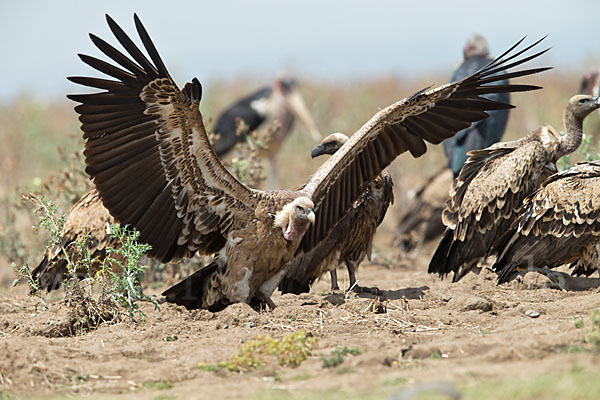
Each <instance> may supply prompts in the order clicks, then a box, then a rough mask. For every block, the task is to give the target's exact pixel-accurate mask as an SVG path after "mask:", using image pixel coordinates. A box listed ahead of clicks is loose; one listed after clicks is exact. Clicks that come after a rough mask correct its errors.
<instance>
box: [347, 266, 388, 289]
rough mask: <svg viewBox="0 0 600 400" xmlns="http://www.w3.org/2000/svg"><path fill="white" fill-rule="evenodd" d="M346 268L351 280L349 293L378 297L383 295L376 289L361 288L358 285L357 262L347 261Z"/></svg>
mask: <svg viewBox="0 0 600 400" xmlns="http://www.w3.org/2000/svg"><path fill="white" fill-rule="evenodd" d="M346 267H347V268H348V277H349V278H350V287H349V289H348V291H353V292H354V293H370V294H372V295H376V296H378V295H380V294H381V291H380V290H379V289H378V288H376V287H366V286H359V285H357V284H356V282H357V281H356V270H357V269H358V263H357V262H353V261H346Z"/></svg>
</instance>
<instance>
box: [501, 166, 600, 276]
mask: <svg viewBox="0 0 600 400" xmlns="http://www.w3.org/2000/svg"><path fill="white" fill-rule="evenodd" d="M599 242H600V161H592V162H584V163H580V164H577V165H576V166H574V167H572V168H569V169H567V170H564V171H562V172H559V173H557V174H554V175H552V176H551V177H550V178H549V179H548V180H546V181H545V182H544V183H543V184H542V186H541V187H540V188H539V189H538V190H537V191H536V192H535V193H534V194H533V195H531V196H530V197H529V198H527V200H526V202H525V212H524V213H523V215H522V217H521V218H520V219H519V223H518V225H517V224H515V227H514V228H513V229H512V231H511V233H510V234H509V235H507V240H506V241H505V243H503V244H502V245H501V246H499V250H498V252H499V254H500V256H499V257H498V259H497V261H496V263H495V264H494V266H493V267H492V268H493V269H494V270H495V271H496V272H497V273H498V284H501V283H504V282H508V281H510V280H512V279H513V278H515V277H516V276H518V275H519V274H520V273H523V272H526V271H528V270H530V269H531V270H536V271H539V272H542V273H544V274H545V275H548V276H549V278H551V279H553V277H552V275H551V274H549V273H548V272H547V271H544V270H540V269H539V267H548V268H555V267H558V266H561V265H563V264H568V263H570V264H571V265H570V266H571V268H573V272H572V275H574V276H579V275H586V276H589V275H591V274H592V273H593V272H594V271H595V270H597V268H598V262H599V260H598V250H597V245H598V243H599Z"/></svg>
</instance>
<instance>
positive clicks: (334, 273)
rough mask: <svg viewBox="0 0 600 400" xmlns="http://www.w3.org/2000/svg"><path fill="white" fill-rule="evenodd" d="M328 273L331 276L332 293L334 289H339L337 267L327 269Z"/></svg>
mask: <svg viewBox="0 0 600 400" xmlns="http://www.w3.org/2000/svg"><path fill="white" fill-rule="evenodd" d="M329 275H330V276H331V293H333V292H334V291H335V290H340V287H339V285H338V280H337V268H334V269H332V270H331V271H329Z"/></svg>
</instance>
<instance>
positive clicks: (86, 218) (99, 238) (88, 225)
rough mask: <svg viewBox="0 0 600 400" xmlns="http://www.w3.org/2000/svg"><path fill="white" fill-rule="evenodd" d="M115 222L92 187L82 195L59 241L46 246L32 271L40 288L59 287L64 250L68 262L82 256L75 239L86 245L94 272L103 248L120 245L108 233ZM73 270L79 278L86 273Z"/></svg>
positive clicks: (64, 267) (65, 272)
mask: <svg viewBox="0 0 600 400" xmlns="http://www.w3.org/2000/svg"><path fill="white" fill-rule="evenodd" d="M115 223H116V222H115V220H114V218H113V217H112V216H111V215H110V214H109V212H108V210H107V209H106V208H105V207H104V205H103V204H102V200H101V199H100V196H99V195H98V192H97V191H96V190H95V189H93V190H90V191H89V192H87V193H86V194H84V195H83V196H82V197H81V199H79V201H78V202H77V203H75V204H74V205H73V207H72V208H71V210H69V213H68V214H67V219H66V220H65V224H64V225H63V229H62V231H61V237H62V242H61V243H60V244H54V245H52V246H50V247H48V248H47V249H46V251H45V252H44V258H43V259H42V261H41V262H40V263H39V265H38V266H37V267H36V268H35V269H34V270H33V271H32V273H31V275H32V278H33V279H34V281H36V282H37V284H38V285H39V287H40V289H46V290H47V291H51V290H54V289H58V288H59V287H60V285H61V284H62V282H63V281H64V280H65V278H66V277H67V275H68V272H69V271H68V268H67V259H66V258H65V254H64V251H63V249H64V250H65V251H66V252H67V255H68V257H69V258H70V259H71V261H72V262H75V261H76V260H77V259H78V258H79V257H81V254H80V252H81V249H80V247H79V246H78V245H77V243H78V242H79V243H84V244H85V246H86V247H87V250H88V251H89V252H90V256H91V258H92V259H93V260H94V262H92V265H91V266H90V269H91V270H90V271H89V272H96V271H97V270H98V269H99V268H100V267H101V266H102V263H103V260H104V258H105V257H106V255H107V254H106V249H107V248H109V247H110V248H117V247H119V246H120V245H121V243H120V242H119V241H118V240H117V239H115V238H113V237H111V235H110V227H111V226H112V225H114V224H115ZM74 272H75V274H76V275H77V276H78V277H79V278H83V277H85V276H87V274H88V271H74Z"/></svg>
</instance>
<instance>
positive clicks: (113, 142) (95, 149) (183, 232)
mask: <svg viewBox="0 0 600 400" xmlns="http://www.w3.org/2000/svg"><path fill="white" fill-rule="evenodd" d="M106 19H107V21H108V25H109V27H110V29H111V31H112V32H113V34H114V35H115V37H116V38H117V40H118V41H119V42H120V43H121V45H122V46H123V48H124V49H125V50H126V52H127V53H128V54H129V57H128V56H127V55H124V54H123V53H121V52H120V51H118V50H117V49H115V48H114V47H113V46H111V45H110V44H108V43H106V42H105V41H103V40H102V39H100V38H98V37H97V36H94V35H92V34H90V38H91V39H92V42H93V43H94V44H95V45H96V46H97V47H98V48H99V49H100V50H101V51H102V52H103V53H104V54H105V55H106V56H108V57H109V58H110V59H111V60H112V61H113V62H114V63H116V64H118V65H119V66H115V65H112V64H110V63H107V62H105V61H102V60H99V59H97V58H94V57H90V56H86V55H80V58H81V60H82V61H83V62H85V63H86V64H88V65H90V66H91V67H93V68H95V69H97V70H98V71H100V72H103V73H105V74H106V75H108V76H109V77H112V78H115V79H114V80H113V79H98V78H90V77H70V78H68V79H70V80H71V81H73V82H75V83H79V84H81V85H84V86H90V87H93V88H98V89H103V91H101V92H97V93H92V94H78V95H69V96H68V97H69V98H70V99H72V100H74V101H77V102H79V103H81V105H79V106H77V107H75V110H76V111H77V112H78V113H79V114H80V117H79V119H80V121H81V123H82V125H81V129H82V131H83V132H84V135H83V136H84V139H85V140H86V144H85V152H84V154H85V157H86V164H87V168H86V172H87V173H88V174H89V175H90V176H91V177H92V179H93V180H94V183H95V185H96V188H97V189H98V191H99V192H100V195H101V197H102V200H103V202H104V204H105V206H106V207H107V208H108V209H109V210H110V212H111V214H112V215H114V216H115V218H116V219H117V220H118V221H119V222H121V223H123V224H127V225H133V226H135V227H136V228H137V229H138V230H139V231H140V234H141V236H140V240H141V241H143V242H146V243H148V244H150V245H151V246H152V250H151V251H150V255H151V256H153V257H155V258H157V259H159V260H160V261H162V262H168V261H176V260H178V259H180V258H182V257H190V256H192V255H193V254H194V253H195V252H196V251H199V252H200V253H205V254H206V253H214V252H216V251H218V250H219V249H221V248H222V247H223V245H224V243H225V237H226V235H227V232H228V231H229V229H230V228H231V226H232V224H233V223H234V221H235V220H236V219H237V217H240V219H241V220H243V216H242V215H246V214H247V213H249V212H252V211H253V210H254V208H255V198H256V196H255V193H254V192H253V191H252V190H251V189H249V188H247V187H246V186H244V185H243V184H241V183H240V182H238V181H237V180H236V179H235V178H234V177H233V176H232V175H231V174H230V173H229V172H228V171H227V169H226V168H225V167H223V165H222V164H221V162H220V161H219V159H218V158H217V157H216V155H215V154H214V152H213V150H212V147H211V146H210V143H209V141H208V138H207V135H206V131H205V129H204V124H203V121H202V115H201V114H200V111H199V109H198V107H199V102H200V97H201V94H202V87H201V85H200V82H198V80H197V79H195V78H194V80H193V81H192V83H188V84H187V85H186V86H185V88H184V90H183V91H180V90H179V89H178V88H177V86H176V84H175V83H174V82H173V79H172V78H171V77H170V75H169V73H168V71H167V69H166V67H165V65H164V64H163V62H162V60H161V58H160V56H159V55H158V52H157V51H156V48H155V47H154V45H153V43H152V41H151V40H150V37H149V36H148V33H147V32H146V30H145V28H144V27H143V26H142V24H141V22H140V20H139V19H138V17H137V15H134V20H135V25H136V29H137V31H138V34H139V36H140V38H141V41H142V43H143V45H144V47H145V49H146V51H147V53H148V55H149V56H150V59H151V61H150V60H148V59H147V58H146V56H144V55H143V53H142V52H141V51H140V49H139V48H138V47H137V46H136V45H135V44H134V43H133V41H132V40H131V39H130V38H129V37H128V36H127V35H126V34H125V32H124V31H123V30H122V29H121V28H120V27H119V26H118V25H117V24H116V23H115V21H113V20H112V19H111V18H110V17H109V16H108V15H107V16H106Z"/></svg>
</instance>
